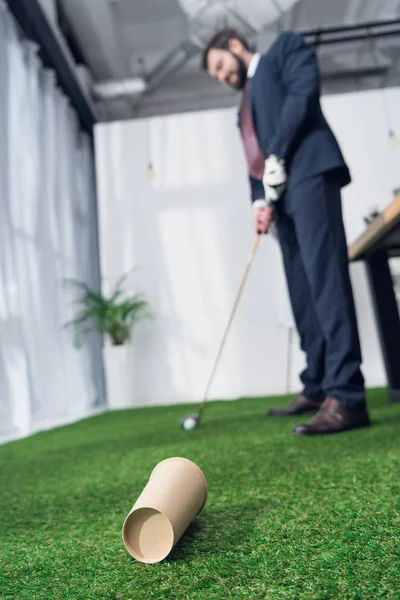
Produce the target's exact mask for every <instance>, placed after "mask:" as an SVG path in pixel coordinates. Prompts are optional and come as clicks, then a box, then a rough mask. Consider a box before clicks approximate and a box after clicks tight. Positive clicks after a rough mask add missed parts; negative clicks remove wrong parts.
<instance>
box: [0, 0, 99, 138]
mask: <svg viewBox="0 0 400 600" xmlns="http://www.w3.org/2000/svg"><path fill="white" fill-rule="evenodd" d="M6 2H7V4H8V7H9V10H10V12H11V14H12V15H13V17H14V19H15V20H16V21H17V23H18V25H19V27H20V29H21V31H22V33H23V34H24V35H25V37H27V38H28V39H29V40H32V41H34V42H36V43H37V45H38V47H39V49H40V50H39V55H40V58H41V60H42V62H43V65H44V66H45V67H46V68H49V69H53V70H54V72H55V74H56V77H57V82H58V84H59V86H60V88H61V89H62V90H63V92H64V93H65V95H66V96H68V98H69V99H70V101H71V104H72V106H73V107H74V108H75V110H76V112H77V114H78V117H79V120H80V123H81V126H82V129H83V130H84V131H86V132H87V133H89V134H90V135H91V136H92V135H93V126H94V124H95V122H96V117H95V115H94V113H93V110H92V108H91V106H90V104H89V103H88V101H87V99H86V97H85V94H84V93H83V91H82V89H81V86H80V84H79V82H78V80H77V76H76V74H75V72H74V70H73V68H72V66H71V65H70V63H69V62H68V60H67V58H66V57H65V54H64V51H63V49H62V48H61V46H60V44H59V42H58V40H57V37H56V36H55V34H54V31H53V29H52V27H51V25H50V24H49V22H48V20H47V17H46V16H45V14H44V12H43V9H42V7H41V5H40V4H39V2H38V0H6Z"/></svg>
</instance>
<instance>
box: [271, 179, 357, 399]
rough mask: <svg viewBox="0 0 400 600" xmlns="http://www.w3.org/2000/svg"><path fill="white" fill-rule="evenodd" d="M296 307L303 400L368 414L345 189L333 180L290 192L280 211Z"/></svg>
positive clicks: (286, 265) (284, 253) (276, 209)
mask: <svg viewBox="0 0 400 600" xmlns="http://www.w3.org/2000/svg"><path fill="white" fill-rule="evenodd" d="M274 218H275V224H276V228H277V233H278V239H279V243H280V246H281V251H282V257H283V264H284V269H285V274H286V279H287V284H288V289H289V295H290V301H291V305H292V310H293V315H294V319H295V323H296V327H297V330H298V333H299V336H300V341H301V348H302V350H303V351H304V352H305V354H306V359H307V366H306V368H305V370H304V371H303V372H302V373H301V375H300V379H301V381H302V384H303V393H304V394H305V395H306V396H308V397H310V398H312V399H315V400H317V401H321V402H322V401H323V399H324V398H325V397H327V396H329V397H332V398H336V399H337V400H338V401H339V402H340V403H341V404H342V405H343V406H346V407H347V408H349V409H351V408H360V407H363V406H365V388H364V378H363V375H362V372H361V362H362V357H361V349H360V341H359V335H358V327H357V318H356V312H355V306H354V298H353V291H352V287H351V281H350V275H349V263H348V257H347V243H346V235H345V230H344V225H343V216H342V205H341V188H340V183H339V182H338V181H337V178H336V179H335V176H334V175H333V173H331V174H329V173H324V174H321V175H317V176H315V177H312V178H309V179H306V180H304V181H302V182H299V183H296V184H293V185H291V183H290V179H289V182H288V186H287V191H286V193H285V195H284V196H283V197H282V198H281V199H280V200H279V201H278V202H276V203H274Z"/></svg>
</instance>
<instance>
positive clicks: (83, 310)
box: [64, 275, 151, 348]
mask: <svg viewBox="0 0 400 600" xmlns="http://www.w3.org/2000/svg"><path fill="white" fill-rule="evenodd" d="M126 277H127V275H124V276H123V277H121V279H119V281H118V282H117V283H116V285H115V287H114V289H113V290H112V292H111V295H110V296H109V297H107V296H105V295H103V294H102V293H101V292H96V291H94V290H92V289H90V287H89V286H88V285H87V284H86V283H84V282H82V281H77V280H75V279H68V280H66V283H67V284H69V285H71V286H73V287H74V288H75V289H76V291H77V292H78V296H77V299H76V304H77V306H78V310H77V312H76V315H75V317H74V318H73V319H72V320H71V321H69V322H68V323H65V325H64V327H65V328H72V329H73V331H74V345H75V347H77V348H80V347H81V346H82V345H83V344H84V343H85V341H86V337H87V334H88V333H89V332H90V331H97V332H98V333H100V334H102V335H104V336H106V337H108V339H109V341H110V342H111V344H112V345H113V346H122V345H123V344H126V343H127V342H129V341H130V340H131V335H132V329H133V328H134V326H135V325H136V324H137V323H138V322H139V321H141V320H142V319H144V318H149V317H151V312H150V309H149V303H148V301H147V300H146V299H145V298H144V296H142V295H141V294H135V295H133V296H130V297H125V298H123V289H122V285H123V283H124V282H125V280H126Z"/></svg>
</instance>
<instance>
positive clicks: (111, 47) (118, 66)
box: [60, 0, 130, 80]
mask: <svg viewBox="0 0 400 600" xmlns="http://www.w3.org/2000/svg"><path fill="white" fill-rule="evenodd" d="M60 4H61V6H62V9H63V12H64V14H65V17H66V18H67V19H68V21H69V23H70V25H71V27H72V29H73V31H74V33H75V36H76V38H77V40H78V41H79V44H80V46H81V48H82V53H83V54H84V56H85V60H86V61H87V63H88V64H90V67H91V70H92V71H93V73H94V75H95V78H96V79H99V80H108V79H125V78H126V77H129V76H130V72H129V68H128V65H127V64H126V63H125V59H124V51H123V48H122V47H121V35H120V33H118V32H117V30H116V26H115V23H114V14H113V11H112V8H111V5H110V3H109V0H89V1H84V2H82V0H60Z"/></svg>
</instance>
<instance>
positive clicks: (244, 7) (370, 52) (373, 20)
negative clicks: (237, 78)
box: [17, 0, 400, 120]
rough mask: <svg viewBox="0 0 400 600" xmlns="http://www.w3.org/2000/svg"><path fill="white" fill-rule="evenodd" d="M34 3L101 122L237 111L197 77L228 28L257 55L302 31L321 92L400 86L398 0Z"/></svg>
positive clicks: (219, 90)
mask: <svg viewBox="0 0 400 600" xmlns="http://www.w3.org/2000/svg"><path fill="white" fill-rule="evenodd" d="M38 1H39V2H40V3H41V4H42V6H43V8H44V10H45V13H46V15H47V17H48V19H49V21H51V26H52V27H53V30H54V32H56V34H57V36H58V37H59V39H60V41H61V38H62V44H63V45H64V46H66V47H67V50H68V52H70V53H71V55H72V56H73V59H74V61H75V65H76V74H77V78H78V80H79V82H80V85H81V87H82V90H83V91H84V93H85V94H86V95H87V97H88V99H89V102H90V103H93V106H94V110H95V111H96V117H97V118H98V119H99V120H111V119H129V118H140V117H147V116H153V115H162V114H169V113H177V112H187V111H193V110H207V109H214V108H221V107H228V106H236V105H237V103H238V95H237V93H236V92H234V91H231V90H229V89H226V88H224V87H223V86H220V85H219V84H218V83H216V82H214V81H213V80H212V79H211V78H209V77H208V75H207V74H205V73H203V72H201V70H200V55H201V49H202V47H203V46H204V44H205V42H206V41H207V40H208V38H209V37H210V36H211V35H212V34H213V33H214V32H215V31H216V30H217V29H219V28H221V27H224V26H234V27H236V28H237V29H238V30H239V31H240V32H241V33H243V34H244V35H245V36H246V37H248V39H249V41H250V42H252V43H253V44H254V45H255V46H256V47H257V49H258V50H259V51H261V52H265V51H266V50H268V48H269V47H270V45H271V44H272V43H273V41H274V40H275V39H276V36H277V35H278V33H279V32H280V31H283V30H292V31H298V32H300V33H302V34H303V35H304V37H305V39H306V40H307V41H309V42H310V43H312V44H313V45H314V46H315V47H316V50H317V54H318V60H319V64H320V68H321V73H322V83H323V93H325V94H330V93H341V92H345V91H355V90H363V89H376V88H380V87H387V86H394V85H399V84H400V0H374V1H373V2H372V1H371V0H335V2H331V0H264V1H263V2H259V0H89V1H82V0H38ZM21 2H28V0H18V1H17V4H18V3H21ZM28 3H29V2H28Z"/></svg>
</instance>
